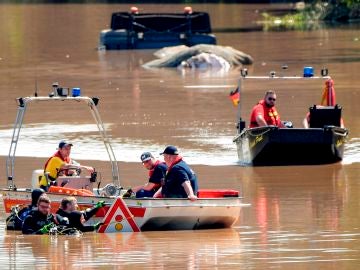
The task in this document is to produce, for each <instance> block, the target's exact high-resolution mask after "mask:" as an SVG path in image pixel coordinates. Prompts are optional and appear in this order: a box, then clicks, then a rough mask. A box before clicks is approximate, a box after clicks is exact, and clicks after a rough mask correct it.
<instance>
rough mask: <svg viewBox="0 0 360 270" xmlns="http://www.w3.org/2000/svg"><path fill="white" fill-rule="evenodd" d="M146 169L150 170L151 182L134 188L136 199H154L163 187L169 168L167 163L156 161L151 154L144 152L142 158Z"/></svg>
mask: <svg viewBox="0 0 360 270" xmlns="http://www.w3.org/2000/svg"><path fill="white" fill-rule="evenodd" d="M140 159H141V162H142V164H143V165H144V167H145V168H146V169H147V170H149V180H148V182H147V183H146V184H144V185H142V186H138V187H134V188H132V191H133V192H135V193H136V198H143V197H150V198H151V197H153V196H154V194H155V192H156V191H157V190H158V189H159V188H160V187H161V186H162V184H163V182H164V179H165V175H166V170H167V166H166V164H165V162H161V161H160V160H156V159H155V158H154V156H153V155H152V154H151V153H150V152H144V153H142V154H141V156H140Z"/></svg>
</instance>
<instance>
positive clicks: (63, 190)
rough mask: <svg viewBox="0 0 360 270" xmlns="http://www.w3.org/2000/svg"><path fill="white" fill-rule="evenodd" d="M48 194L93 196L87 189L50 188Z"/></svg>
mask: <svg viewBox="0 0 360 270" xmlns="http://www.w3.org/2000/svg"><path fill="white" fill-rule="evenodd" d="M49 192H50V193H61V194H66V195H69V196H95V195H94V193H92V192H91V191H90V190H87V189H76V188H67V187H58V186H50V187H49Z"/></svg>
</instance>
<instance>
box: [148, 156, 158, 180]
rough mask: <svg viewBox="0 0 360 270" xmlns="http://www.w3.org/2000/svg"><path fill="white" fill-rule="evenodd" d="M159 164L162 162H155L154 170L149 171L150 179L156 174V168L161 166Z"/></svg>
mask: <svg viewBox="0 0 360 270" xmlns="http://www.w3.org/2000/svg"><path fill="white" fill-rule="evenodd" d="M159 164H160V160H157V161H155V164H154V168H152V169H151V170H149V178H150V177H151V176H152V175H153V174H154V171H155V168H156V166H157V165H159Z"/></svg>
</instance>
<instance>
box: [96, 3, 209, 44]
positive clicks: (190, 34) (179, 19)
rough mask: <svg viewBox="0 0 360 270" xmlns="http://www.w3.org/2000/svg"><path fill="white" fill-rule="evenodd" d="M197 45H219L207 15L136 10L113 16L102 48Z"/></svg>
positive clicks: (202, 13)
mask: <svg viewBox="0 0 360 270" xmlns="http://www.w3.org/2000/svg"><path fill="white" fill-rule="evenodd" d="M197 44H216V38H215V36H214V35H213V34H211V24H210V17H209V14H208V13H206V12H192V9H191V8H190V7H187V8H185V9H184V12H183V13H139V12H138V9H137V8H135V7H133V8H132V9H131V12H115V13H113V14H112V16H111V24H110V29H105V30H102V31H101V32H100V44H99V48H104V49H106V50H127V49H159V48H163V47H169V46H178V45H186V46H194V45H197Z"/></svg>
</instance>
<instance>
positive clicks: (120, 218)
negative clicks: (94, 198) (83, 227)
mask: <svg viewBox="0 0 360 270" xmlns="http://www.w3.org/2000/svg"><path fill="white" fill-rule="evenodd" d="M103 223H104V225H101V226H100V228H99V230H98V232H99V233H114V232H115V233H119V232H140V229H139V227H138V226H137V224H136V222H135V220H134V216H133V215H132V214H131V212H130V210H129V208H128V207H127V206H126V204H125V202H124V200H123V199H122V198H120V197H118V198H116V199H115V200H114V202H113V204H112V205H111V206H110V208H109V210H108V211H107V213H106V215H105V217H104V219H103Z"/></svg>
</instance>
